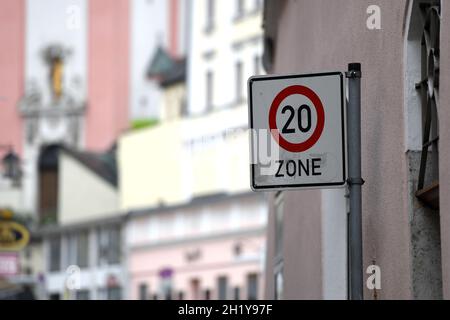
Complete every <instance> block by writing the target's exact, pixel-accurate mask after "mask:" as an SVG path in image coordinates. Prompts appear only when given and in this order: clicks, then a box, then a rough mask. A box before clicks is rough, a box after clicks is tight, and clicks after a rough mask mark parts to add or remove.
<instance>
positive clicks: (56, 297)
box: [48, 293, 61, 300]
mask: <svg viewBox="0 0 450 320" xmlns="http://www.w3.org/2000/svg"><path fill="white" fill-rule="evenodd" d="M48 298H49V300H60V299H61V295H60V294H59V293H50V296H49V297H48Z"/></svg>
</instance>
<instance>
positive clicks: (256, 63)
mask: <svg viewBox="0 0 450 320" xmlns="http://www.w3.org/2000/svg"><path fill="white" fill-rule="evenodd" d="M253 64H254V73H255V76H257V75H260V74H261V57H260V56H259V55H255V57H254V58H253Z"/></svg>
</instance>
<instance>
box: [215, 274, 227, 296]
mask: <svg viewBox="0 0 450 320" xmlns="http://www.w3.org/2000/svg"><path fill="white" fill-rule="evenodd" d="M217 287H218V288H217V292H218V294H219V296H218V298H219V300H226V299H227V298H228V297H227V291H228V279H227V277H225V276H222V277H219V278H218V279H217Z"/></svg>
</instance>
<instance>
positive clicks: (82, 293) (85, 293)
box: [76, 290, 90, 300]
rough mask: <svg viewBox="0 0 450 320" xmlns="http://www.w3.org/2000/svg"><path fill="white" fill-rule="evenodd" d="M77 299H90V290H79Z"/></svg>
mask: <svg viewBox="0 0 450 320" xmlns="http://www.w3.org/2000/svg"><path fill="white" fill-rule="evenodd" d="M76 299H77V300H89V299H90V292H89V290H77V292H76Z"/></svg>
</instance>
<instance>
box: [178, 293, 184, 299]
mask: <svg viewBox="0 0 450 320" xmlns="http://www.w3.org/2000/svg"><path fill="white" fill-rule="evenodd" d="M183 299H184V292H183V291H179V292H178V300H183Z"/></svg>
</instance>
